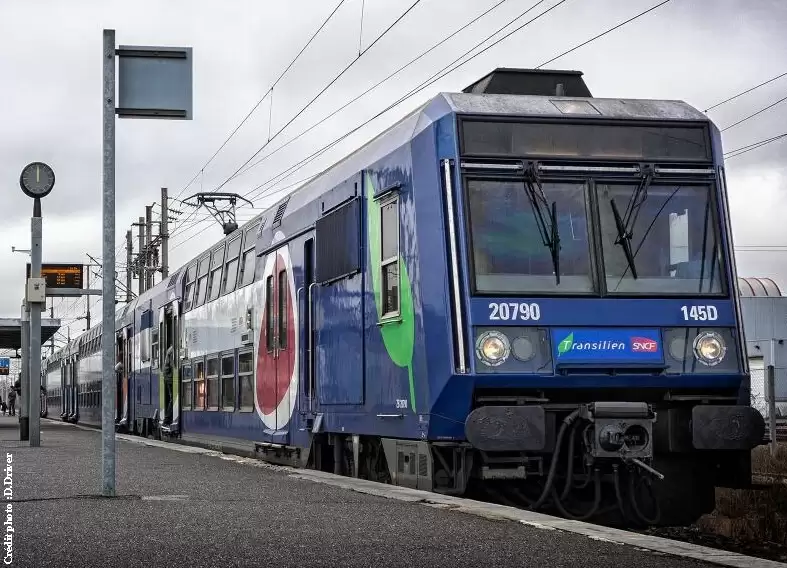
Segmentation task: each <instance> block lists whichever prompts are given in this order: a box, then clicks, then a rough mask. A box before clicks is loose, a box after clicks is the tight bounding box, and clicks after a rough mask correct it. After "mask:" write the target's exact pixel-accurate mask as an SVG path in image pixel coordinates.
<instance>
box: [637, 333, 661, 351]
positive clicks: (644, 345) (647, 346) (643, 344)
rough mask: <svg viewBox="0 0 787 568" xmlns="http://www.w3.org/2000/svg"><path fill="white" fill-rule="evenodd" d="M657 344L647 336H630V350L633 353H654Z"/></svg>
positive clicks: (657, 346)
mask: <svg viewBox="0 0 787 568" xmlns="http://www.w3.org/2000/svg"><path fill="white" fill-rule="evenodd" d="M658 348H659V344H658V343H657V342H656V341H654V340H653V339H650V338H648V337H632V338H631V350H632V351H633V352H634V353H655V352H656V351H657V350H658Z"/></svg>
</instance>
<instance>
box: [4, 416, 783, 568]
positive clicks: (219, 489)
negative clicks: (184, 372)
mask: <svg viewBox="0 0 787 568" xmlns="http://www.w3.org/2000/svg"><path fill="white" fill-rule="evenodd" d="M100 444H101V434H100V432H99V431H97V430H92V429H88V428H85V427H80V426H73V425H69V424H65V423H61V422H56V421H52V420H42V433H41V447H40V448H30V447H28V446H27V443H26V442H19V441H18V430H17V421H16V419H15V418H9V417H1V416H0V448H1V450H0V457H2V462H3V463H4V462H5V461H6V455H7V454H10V455H11V456H12V458H11V459H12V466H13V472H12V489H13V499H12V500H11V501H4V505H2V506H7V505H8V504H9V503H10V504H11V505H12V508H13V521H12V522H13V528H14V532H13V534H14V540H13V563H12V564H11V566H18V567H28V566H29V567H33V566H35V567H39V568H47V567H57V568H64V567H66V566H79V567H84V568H87V567H93V566H149V565H155V566H158V567H175V566H190V567H193V568H197V567H201V566H276V567H283V566H298V567H301V568H306V567H312V566H331V567H332V566H341V567H342V568H345V567H351V566H373V567H375V568H385V567H388V566H401V567H407V568H413V567H443V566H445V567H452V568H454V567H464V566H467V567H471V566H472V567H488V566H539V567H545V568H546V567H558V566H566V567H568V566H572V567H574V566H576V567H581V566H587V567H595V566H603V567H605V568H613V567H624V566H625V567H631V566H634V567H637V568H651V567H652V568H657V567H658V568H664V567H675V568H699V567H710V566H712V565H713V564H722V565H727V566H741V567H743V566H746V567H750V568H766V567H768V568H771V567H776V566H784V565H783V564H779V563H776V562H770V561H766V560H758V559H754V558H750V557H746V556H742V555H736V554H732V553H726V552H723V551H714V550H711V549H702V548H701V547H696V546H694V547H692V545H688V544H684V543H679V542H674V541H669V540H666V539H658V538H655V537H647V536H643V535H637V534H633V533H627V532H625V531H614V530H612V529H601V528H599V527H595V526H594V525H588V524H585V523H576V522H574V521H567V520H563V519H557V518H555V517H550V516H547V515H541V514H537V513H529V512H527V511H520V510H516V509H511V508H509V507H502V506H498V505H488V504H485V503H479V502H477V501H471V500H467V499H458V498H450V497H441V496H439V495H435V494H431V493H425V492H422V491H414V490H409V489H400V488H396V487H392V486H389V485H382V484H376V483H372V482H367V481H363V480H356V479H351V478H345V477H338V476H334V475H331V474H327V473H321V472H314V471H308V470H293V469H291V468H287V467H281V466H272V465H267V464H264V463H263V462H260V461H258V460H253V459H249V458H242V457H237V456H230V455H224V454H220V453H218V452H215V451H211V450H206V449H201V448H195V447H191V446H183V445H175V444H169V443H165V442H157V441H153V440H146V439H142V438H134V437H131V436H125V435H118V436H117V493H118V497H116V498H112V499H107V498H102V497H100V496H99V495H98V493H99V490H100V480H101V477H100V476H101V461H100ZM0 469H2V467H0ZM583 531H584V532H583ZM604 531H608V532H604ZM625 535H630V538H631V539H632V540H631V541H630V542H624V540H625V538H629V537H626V536H625ZM659 547H661V550H660V549H659ZM0 552H2V553H3V554H5V550H4V549H3V548H0ZM677 554H681V555H680V556H678V555H677ZM702 554H704V555H705V556H704V558H703V560H699V559H697V558H702ZM692 555H694V557H690V556H692ZM708 559H710V560H712V561H713V564H711V563H708V562H706V561H704V560H708Z"/></svg>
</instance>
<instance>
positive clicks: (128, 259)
mask: <svg viewBox="0 0 787 568" xmlns="http://www.w3.org/2000/svg"><path fill="white" fill-rule="evenodd" d="M133 253H134V247H133V245H132V244H131V229H129V230H128V231H126V303H127V304H129V303H131V262H132V258H131V257H132V255H133Z"/></svg>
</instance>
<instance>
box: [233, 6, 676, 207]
mask: <svg viewBox="0 0 787 568" xmlns="http://www.w3.org/2000/svg"><path fill="white" fill-rule="evenodd" d="M504 1H505V0H503V1H501V2H498V3H497V4H495V5H494V6H492V7H491V8H489V9H488V10H487V11H485V12H484V13H483V14H481V15H480V16H477V17H476V18H475V19H474V20H472V21H471V22H469V23H468V24H465V25H464V26H462V27H461V28H460V29H458V30H456V31H455V32H453V33H452V34H451V35H449V36H448V37H446V38H445V39H443V40H442V41H440V42H439V43H437V44H435V45H434V46H432V47H431V48H429V49H428V50H427V51H425V52H424V53H422V54H421V55H419V56H418V57H416V58H415V59H413V60H411V61H410V62H408V63H407V64H405V65H404V66H402V67H400V68H399V69H397V70H396V71H394V72H393V73H391V74H390V75H388V76H387V77H385V78H384V79H382V80H381V81H379V82H378V83H376V84H375V85H373V86H372V87H370V88H369V89H367V90H366V91H364V92H363V93H361V95H359V96H357V97H356V98H354V99H352V100H350V101H349V102H348V103H346V104H345V105H343V106H342V107H339V108H338V109H337V110H335V111H334V112H332V113H331V114H329V115H328V116H327V117H325V118H324V119H322V120H320V121H319V122H317V123H316V124H314V125H312V126H311V127H309V128H307V129H306V130H304V131H303V132H301V133H300V134H298V135H297V136H295V137H294V138H292V139H290V140H289V141H287V142H286V143H285V144H283V145H281V146H279V147H278V148H276V149H275V150H274V151H272V152H271V153H269V154H267V155H265V156H263V157H262V158H260V159H259V160H258V161H257V162H255V163H254V164H252V165H251V166H249V168H247V169H246V170H244V171H243V172H241V175H242V174H243V173H245V172H246V171H248V170H250V169H251V168H253V167H254V166H256V165H258V164H259V163H261V162H262V161H264V160H265V159H267V158H268V157H270V156H272V155H273V154H275V153H276V152H278V151H279V150H281V149H282V148H284V147H286V146H287V145H289V144H291V143H292V142H294V141H295V140H297V139H298V138H300V137H301V136H303V135H304V134H306V133H308V132H310V131H311V130H312V129H314V128H316V127H317V126H319V125H320V124H322V123H323V122H325V121H326V120H328V119H329V118H331V117H332V116H334V115H335V114H337V113H338V112H340V111H342V110H344V109H345V108H347V107H348V106H349V105H350V104H352V103H353V102H355V101H357V100H358V99H359V98H361V97H362V96H364V95H366V94H367V93H369V92H370V91H372V90H374V89H375V88H377V87H378V86H380V85H381V84H382V83H384V82H385V81H387V80H388V79H390V78H391V77H393V76H395V75H396V74H397V73H399V72H400V71H402V70H403V69H405V68H406V67H408V66H409V65H411V64H412V63H414V62H416V61H417V60H419V59H421V58H422V57H423V56H424V55H426V54H428V53H429V52H431V51H433V50H434V49H435V48H437V47H438V46H440V45H441V44H443V43H445V42H446V41H447V40H449V39H451V38H452V37H454V36H455V35H456V34H458V33H460V32H461V31H463V30H464V29H466V28H467V27H469V25H471V24H472V23H474V22H476V21H478V20H479V19H481V18H483V17H484V16H485V15H487V14H488V13H489V12H491V11H492V10H494V9H495V8H497V7H498V6H500V5H501V4H502V3H503V2H504ZM668 2H670V0H664V1H662V2H660V3H659V4H657V5H655V6H652V7H651V8H648V9H647V10H644V11H642V12H640V13H639V14H637V15H635V16H633V17H631V18H629V19H628V20H625V21H623V22H620V23H618V24H616V25H614V26H612V27H610V28H608V29H607V30H605V31H604V32H602V33H600V34H598V35H596V36H594V37H592V38H590V39H588V40H586V41H584V42H582V43H579V44H577V45H575V46H574V47H572V48H570V49H568V50H566V51H564V52H562V53H561V54H560V55H557V56H555V57H553V58H551V59H549V60H547V61H544V62H543V63H541V64H539V65H537V66H536V67H535V68H536V69H539V68H541V67H543V66H544V65H547V64H549V63H551V62H553V61H555V60H557V59H559V58H561V57H563V56H564V55H567V54H568V53H571V52H573V51H576V50H577V49H580V48H582V47H584V46H586V45H588V44H590V43H592V42H593V41H596V40H597V39H599V38H601V37H603V36H605V35H607V34H609V33H611V32H613V31H615V30H618V29H620V28H622V27H623V26H625V25H626V24H628V23H631V22H633V21H634V20H636V19H638V18H640V17H642V16H644V15H646V14H648V13H649V12H652V11H653V10H655V9H656V8H659V7H661V6H663V5H664V4H667V3H668ZM561 3H562V2H561ZM539 4H541V2H538V3H536V4H535V5H533V6H531V7H530V8H529V9H528V10H526V11H525V12H523V13H522V14H520V15H519V16H517V17H516V18H514V19H513V20H511V21H510V22H509V23H508V24H506V25H505V26H503V27H502V28H500V29H498V30H497V31H495V32H494V33H493V34H491V35H490V36H487V38H485V39H484V40H483V41H481V42H480V43H478V44H476V46H474V47H473V48H471V49H470V50H468V51H467V52H465V54H464V55H462V56H460V57H459V58H458V59H456V60H454V61H453V62H452V63H451V64H449V65H448V66H447V67H449V66H450V65H452V64H453V63H455V62H456V61H458V60H459V59H461V58H462V57H464V56H465V55H467V54H468V53H470V52H472V51H473V50H474V49H476V48H477V47H479V46H480V45H482V44H483V43H484V42H486V41H488V40H489V39H490V38H491V37H493V36H495V35H497V34H498V33H499V32H500V31H502V30H503V29H505V28H506V27H508V26H509V25H511V23H513V22H514V21H516V20H518V19H519V18H522V17H523V16H524V15H526V14H527V13H528V12H530V11H531V10H532V9H533V8H535V7H537V6H538V5H539ZM558 5H559V4H558ZM558 5H555V6H553V8H556V7H557V6H558ZM544 13H546V12H544ZM541 15H543V13H542V14H540V15H539V17H540V16H541ZM528 23H530V22H528ZM526 25H527V24H526ZM519 29H521V28H518V29H516V30H514V31H513V32H512V33H516V32H517V31H519ZM509 36H510V34H509V35H507V36H505V37H503V38H501V40H499V41H502V40H503V39H506V38H507V37H509ZM499 41H498V42H496V43H499ZM493 45H495V44H493ZM490 47H492V46H490ZM477 55H480V53H478V54H475V55H474V56H472V57H471V58H470V59H469V60H468V61H470V60H471V59H473V58H475V57H476V56H477ZM468 61H465V62H463V63H462V64H461V65H464V64H465V63H467V62H468ZM461 65H459V66H457V67H455V68H454V69H451V72H452V71H455V70H456V69H458V68H459V67H461ZM447 67H444V68H443V69H441V71H443V70H445V69H446V68H447ZM441 71H438V73H440V72H441ZM443 76H444V75H443ZM432 77H434V75H433V76H432ZM441 77H442V76H441ZM441 77H438V79H439V78H441ZM433 82H434V81H431V82H429V83H428V84H427V85H425V86H423V87H420V88H417V91H419V90H421V88H425V87H426V86H429V85H430V84H432V83H433ZM422 85H423V84H422ZM417 91H416V92H417ZM411 93H412V92H411ZM405 98H407V97H405ZM403 100H404V99H400V100H399V101H397V102H396V103H394V105H393V106H396V105H398V104H399V103H400V102H402V101H403ZM390 108H392V107H389V108H387V109H386V110H385V111H384V112H387V110H390ZM377 116H379V115H377ZM377 116H374V117H372V119H370V121H371V120H374V119H375V118H377ZM370 121H367V122H364V124H363V125H362V126H365V125H366V124H368V122H370ZM342 139H343V138H342ZM258 187H259V186H258ZM255 189H257V188H255ZM252 191H254V190H252ZM247 196H248V194H247Z"/></svg>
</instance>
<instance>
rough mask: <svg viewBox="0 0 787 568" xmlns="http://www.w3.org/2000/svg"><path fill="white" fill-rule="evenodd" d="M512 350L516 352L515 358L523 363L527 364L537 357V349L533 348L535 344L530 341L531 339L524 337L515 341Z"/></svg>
mask: <svg viewBox="0 0 787 568" xmlns="http://www.w3.org/2000/svg"><path fill="white" fill-rule="evenodd" d="M511 349H512V351H513V352H514V357H516V358H517V359H519V360H520V361H522V362H523V363H527V362H528V361H530V360H531V359H532V358H533V357H535V356H536V350H535V347H533V342H532V341H530V338H528V337H525V336H524V335H523V336H521V337H517V338H516V339H514V342H513V344H512V345H511Z"/></svg>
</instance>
